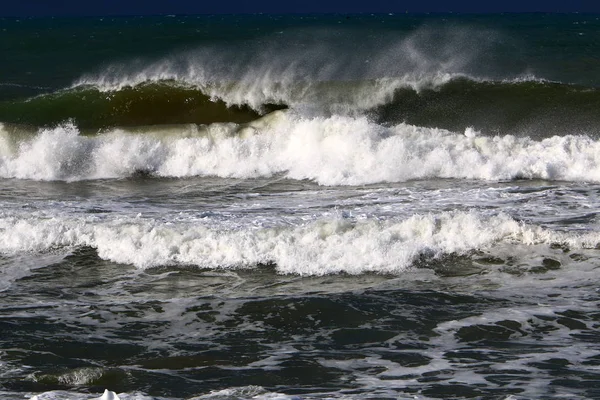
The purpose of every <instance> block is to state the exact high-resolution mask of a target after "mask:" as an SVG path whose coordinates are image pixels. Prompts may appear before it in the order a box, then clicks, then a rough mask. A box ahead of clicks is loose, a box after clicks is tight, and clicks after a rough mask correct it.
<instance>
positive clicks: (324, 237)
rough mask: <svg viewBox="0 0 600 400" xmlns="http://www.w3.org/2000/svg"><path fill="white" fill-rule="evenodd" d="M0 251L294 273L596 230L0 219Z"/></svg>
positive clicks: (350, 268)
mask: <svg viewBox="0 0 600 400" xmlns="http://www.w3.org/2000/svg"><path fill="white" fill-rule="evenodd" d="M0 239H1V240H0V246H2V247H1V248H0V252H1V253H3V254H5V255H11V254H18V253H20V252H24V251H29V252H46V251H51V250H56V249H60V248H77V247H81V246H88V247H93V248H95V249H96V250H97V252H98V255H99V256H100V257H101V258H103V259H107V260H110V261H113V262H118V263H125V264H133V265H135V266H137V267H139V268H147V267H156V266H165V265H190V266H198V267H201V268H224V269H227V268H254V267H256V266H257V265H274V266H275V268H276V270H277V272H279V273H288V274H298V275H324V274H332V273H348V274H361V273H365V272H377V273H392V274H395V273H399V272H401V271H403V270H406V269H407V268H409V267H411V266H412V265H413V264H414V262H415V261H417V260H418V259H419V258H423V257H425V258H426V259H427V258H435V257H440V256H443V255H447V254H468V253H469V252H470V251H474V250H481V249H486V248H488V247H489V246H492V245H499V244H501V243H507V244H523V245H532V244H547V245H551V244H561V245H566V246H569V247H574V248H594V247H595V246H597V244H598V243H599V242H600V234H598V233H597V232H591V233H582V234H576V233H561V232H556V231H549V230H545V229H543V228H540V227H536V226H531V225H526V224H523V223H519V222H517V221H515V220H514V219H512V218H510V217H508V216H506V215H497V216H485V215H482V214H478V213H476V212H445V213H441V214H438V215H432V214H430V215H414V216H412V217H410V218H408V219H405V220H398V221H393V220H388V221H380V220H374V219H366V220H351V219H348V218H343V217H339V218H334V219H321V220H316V221H314V222H311V223H308V224H306V225H297V226H276V227H267V228H252V227H250V228H244V229H231V228H229V229H227V228H223V227H215V226H210V225H203V224H200V223H198V222H197V221H195V222H189V223H186V222H178V223H169V224H165V223H164V221H162V220H160V221H159V220H154V219H146V218H142V217H130V218H126V217H124V218H119V219H114V220H107V221H105V220H102V219H101V218H98V217H88V218H73V217H54V218H50V219H48V218H46V219H43V218H42V219H40V218H31V217H30V218H26V217H25V218H24V217H14V216H12V217H10V216H5V217H3V218H1V219H0Z"/></svg>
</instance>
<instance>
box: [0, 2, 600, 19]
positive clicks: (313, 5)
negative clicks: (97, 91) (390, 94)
mask: <svg viewBox="0 0 600 400" xmlns="http://www.w3.org/2000/svg"><path fill="white" fill-rule="evenodd" d="M388 13H393V14H405V13H408V14H502V13H511V14H513V13H518V14H521V13H551V14H571V13H584V14H596V13H600V2H598V3H597V4H592V2H591V1H586V0H574V1H570V2H568V3H567V4H565V2H563V1H558V0H554V1H544V2H542V1H529V2H527V1H518V0H507V1H504V2H503V3H502V4H473V2H472V1H465V0H463V1H456V2H453V4H451V5H449V4H447V2H444V1H441V0H422V1H419V2H410V3H408V2H398V1H392V0H371V1H369V2H368V4H360V3H350V4H349V3H347V2H342V1H341V0H329V1H325V0H321V1H318V0H304V1H300V0H289V1H287V2H281V1H273V0H255V1H253V2H251V3H249V2H245V1H243V0H230V1H229V2H226V3H218V2H212V3H209V4H206V3H204V4H199V3H197V2H195V1H191V0H171V1H170V2H168V3H165V2H163V1H158V0H147V1H142V0H124V1H118V0H105V1H103V2H97V3H93V2H89V3H82V2H79V1H74V0H63V1H60V2H49V1H43V0H23V1H21V2H19V3H18V4H7V5H4V6H3V7H2V9H0V16H1V17H18V18H22V17H87V16H89V17H112V16H167V15H178V16H184V15H240V14H269V15H274V14H282V15H283V14H345V15H350V14H356V15H358V14H388Z"/></svg>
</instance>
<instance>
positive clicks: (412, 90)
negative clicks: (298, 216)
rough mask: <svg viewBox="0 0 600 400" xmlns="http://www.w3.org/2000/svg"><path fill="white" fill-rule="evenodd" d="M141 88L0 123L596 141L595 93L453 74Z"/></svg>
mask: <svg viewBox="0 0 600 400" xmlns="http://www.w3.org/2000/svg"><path fill="white" fill-rule="evenodd" d="M257 90H258V89H256V88H254V89H252V88H250V87H248V86H247V85H246V84H245V83H244V82H212V83H210V84H206V85H200V86H195V85H194V84H192V83H189V82H185V81H171V80H168V81H156V82H152V81H146V82H142V83H139V84H137V85H135V86H122V87H115V88H112V89H111V90H108V91H105V90H104V89H103V88H102V87H99V86H89V85H88V86H77V87H74V88H72V89H68V90H62V91H58V92H54V93H49V94H46V95H41V96H37V97H33V98H30V99H26V100H13V101H8V102H0V121H3V122H5V123H13V124H22V125H30V126H44V127H51V126H56V125H58V124H61V123H65V122H72V123H73V124H74V125H76V126H78V127H79V128H81V129H83V130H94V129H95V130H102V129H106V128H113V127H131V126H140V125H161V124H162V125H164V124H211V123H217V122H232V123H247V122H250V121H252V120H255V119H257V118H259V117H261V116H263V115H265V114H267V113H269V112H272V111H274V110H279V109H284V108H288V107H289V108H292V109H294V110H295V112H297V113H299V114H302V115H304V116H306V117H331V116H334V115H341V116H352V117H357V116H363V115H366V116H368V117H369V118H370V119H372V120H373V121H375V122H377V123H378V124H383V125H387V126H393V125H396V124H398V123H408V124H411V125H418V126H424V127H431V128H443V129H448V130H451V131H455V132H461V131H464V130H465V129H467V128H469V127H472V128H474V129H476V130H479V131H482V132H484V133H486V134H497V135H504V134H511V135H516V136H531V137H534V138H547V137H551V136H554V135H566V134H573V135H590V136H594V137H595V136H597V135H598V133H599V129H600V128H599V127H600V114H598V112H597V110H598V109H600V89H598V88H590V87H583V86H575V85H569V84H563V83H558V82H547V81H542V80H536V79H534V78H530V79H517V80H508V81H489V80H482V79H475V78H470V77H467V76H462V75H443V74H442V75H435V76H424V77H421V78H420V79H418V78H416V77H412V78H411V79H409V78H408V77H404V78H382V79H375V80H359V81H321V82H316V81H315V82H309V81H304V82H303V81H298V82H270V83H269V84H268V85H266V86H264V87H263V88H262V90H261V91H260V96H258V95H257V93H256V91H257Z"/></svg>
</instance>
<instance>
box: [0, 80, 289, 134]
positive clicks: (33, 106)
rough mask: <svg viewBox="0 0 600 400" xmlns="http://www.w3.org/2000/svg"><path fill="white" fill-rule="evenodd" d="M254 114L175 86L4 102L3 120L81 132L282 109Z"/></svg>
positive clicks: (248, 116)
mask: <svg viewBox="0 0 600 400" xmlns="http://www.w3.org/2000/svg"><path fill="white" fill-rule="evenodd" d="M259 108H260V110H258V111H255V110H253V109H251V108H250V107H248V106H247V105H232V106H228V105H227V104H225V103H224V102H223V101H222V100H219V99H211V98H210V97H209V96H207V95H205V94H204V93H202V91H200V90H199V89H195V88H186V87H182V86H179V85H177V84H176V83H173V82H159V83H154V84H140V85H138V86H135V87H125V88H123V89H122V90H117V91H111V92H101V91H99V90H98V89H95V88H89V87H78V88H76V89H72V90H63V91H59V92H55V93H51V94H46V95H40V96H37V97H34V98H31V99H27V100H20V101H19V100H16V101H10V102H4V103H0V120H1V121H4V122H9V123H14V124H23V125H31V126H52V125H58V124H60V123H63V122H65V121H71V122H72V123H74V124H76V125H77V126H78V127H80V128H82V129H102V128H107V127H114V126H136V125H156V124H178V123H179V124H181V123H183V124H185V123H195V124H211V123H214V122H234V123H240V122H250V121H252V120H253V119H256V118H258V117H259V116H260V115H261V113H264V112H269V111H273V110H275V109H278V108H282V107H277V106H274V105H262V106H261V107H259Z"/></svg>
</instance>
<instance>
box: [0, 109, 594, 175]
mask: <svg viewBox="0 0 600 400" xmlns="http://www.w3.org/2000/svg"><path fill="white" fill-rule="evenodd" d="M154 129H156V132H154V133H153V130H154ZM160 130H161V128H160V127H158V128H153V127H148V128H146V132H144V133H136V134H134V133H130V132H127V131H125V130H123V129H113V130H111V131H109V132H105V133H102V134H98V135H96V136H82V135H81V134H80V132H79V131H78V129H77V128H76V127H75V126H73V125H63V126H59V127H56V128H52V129H50V128H48V129H42V130H40V131H39V133H38V134H37V135H35V136H33V137H30V138H28V137H25V138H23V139H19V140H17V141H16V143H11V141H12V142H14V141H15V140H14V139H13V138H10V137H9V136H10V135H8V133H6V132H3V134H2V135H0V139H1V140H2V142H1V143H0V144H1V145H2V151H1V152H0V177H3V178H19V179H33V180H66V181H72V180H82V179H104V178H124V177H129V176H132V175H135V174H136V173H139V172H144V173H147V174H150V175H155V176H160V177H189V176H218V177H230V178H242V179H248V178H257V177H268V176H273V175H281V176H284V177H287V178H290V179H297V180H304V179H307V180H312V181H315V182H317V183H319V184H321V185H364V184H371V183H378V182H402V181H407V180H415V179H429V178H454V179H480V180H492V181H498V180H511V179H548V180H565V181H583V182H599V181H600V142H599V141H597V140H594V139H592V138H591V137H588V136H576V135H566V136H553V137H550V138H547V139H543V140H534V139H531V138H528V137H515V136H511V135H506V136H496V137H491V136H486V135H483V134H479V133H475V132H474V131H473V130H472V129H468V130H467V131H466V132H465V133H455V132H450V131H447V130H443V129H435V128H425V127H417V126H412V125H407V124H399V125H396V126H392V127H386V126H382V125H378V124H375V123H373V122H371V121H369V119H367V118H365V117H342V116H333V117H329V118H324V117H317V118H305V117H300V116H298V115H297V114H295V113H293V112H287V113H286V112H283V111H277V112H275V113H272V114H269V115H267V116H266V117H263V118H262V119H261V120H258V121H255V122H254V123H250V124H246V125H236V124H212V125H209V126H199V127H196V126H182V128H181V129H180V130H179V131H177V129H175V130H174V132H173V129H172V128H171V133H169V134H163V133H162V132H160Z"/></svg>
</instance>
